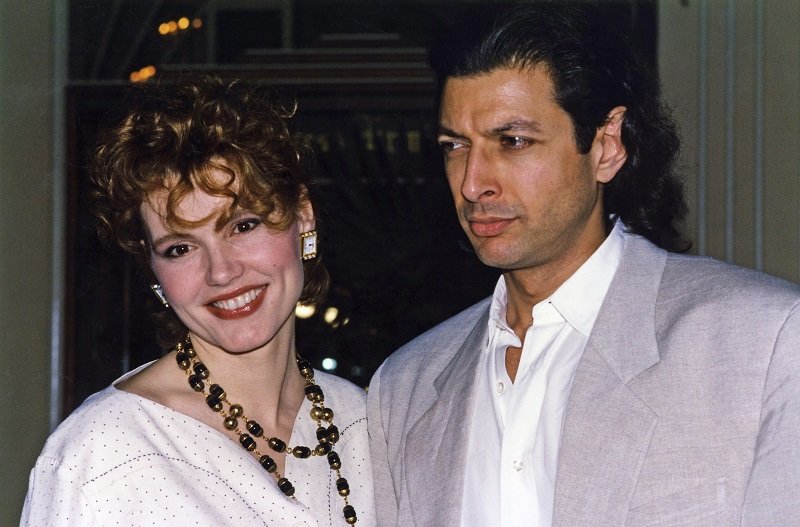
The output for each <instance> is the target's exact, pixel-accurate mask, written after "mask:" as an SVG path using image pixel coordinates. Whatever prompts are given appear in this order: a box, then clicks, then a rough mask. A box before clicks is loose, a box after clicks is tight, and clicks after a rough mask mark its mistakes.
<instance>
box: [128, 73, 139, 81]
mask: <svg viewBox="0 0 800 527" xmlns="http://www.w3.org/2000/svg"><path fill="white" fill-rule="evenodd" d="M130 79H131V82H139V81H140V80H141V79H140V78H139V72H138V71H132V72H131V75H130Z"/></svg>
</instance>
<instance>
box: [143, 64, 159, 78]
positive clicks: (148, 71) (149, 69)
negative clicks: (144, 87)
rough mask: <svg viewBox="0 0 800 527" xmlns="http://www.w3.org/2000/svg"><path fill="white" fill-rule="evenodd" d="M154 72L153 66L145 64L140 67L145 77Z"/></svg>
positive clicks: (150, 75)
mask: <svg viewBox="0 0 800 527" xmlns="http://www.w3.org/2000/svg"><path fill="white" fill-rule="evenodd" d="M155 74H156V67H155V66H145V67H144V68H142V75H144V76H145V77H152V76H153V75H155Z"/></svg>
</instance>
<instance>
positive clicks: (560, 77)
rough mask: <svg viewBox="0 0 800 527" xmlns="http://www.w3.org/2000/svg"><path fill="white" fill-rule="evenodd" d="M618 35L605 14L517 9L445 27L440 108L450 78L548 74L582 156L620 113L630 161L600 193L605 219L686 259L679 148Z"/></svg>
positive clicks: (436, 56) (580, 8) (436, 50)
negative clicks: (503, 71) (611, 217)
mask: <svg viewBox="0 0 800 527" xmlns="http://www.w3.org/2000/svg"><path fill="white" fill-rule="evenodd" d="M619 29H620V28H619V24H618V23H617V24H615V23H613V21H612V20H610V18H609V17H608V14H607V11H604V10H603V9H602V6H592V5H589V4H584V3H577V2H569V3H551V2H535V3H530V4H522V5H519V6H515V7H513V8H511V9H505V10H503V11H501V12H499V13H497V14H495V15H493V16H474V14H473V15H472V16H469V17H466V18H465V19H464V20H459V21H458V22H457V23H451V24H449V27H447V28H445V30H444V31H443V32H442V33H441V34H440V35H439V37H438V38H437V40H436V41H435V42H434V44H433V46H432V47H431V48H430V50H429V62H430V65H431V67H432V68H433V71H434V75H435V77H436V82H437V86H438V92H439V95H440V97H439V98H440V100H441V93H442V91H443V89H444V87H445V83H446V82H447V79H448V78H453V77H455V78H457V77H471V76H478V75H484V74H488V73H490V72H492V71H493V70H496V69H499V68H521V69H525V68H534V67H537V68H538V67H541V68H544V69H545V71H546V72H547V73H548V75H549V77H550V79H551V80H552V82H553V87H554V90H555V93H554V96H555V99H556V102H557V103H558V104H559V105H560V106H561V108H563V109H564V111H566V112H567V114H569V116H570V118H571V120H572V123H573V126H574V129H575V142H576V145H577V149H578V151H579V152H580V153H582V154H585V153H587V152H588V151H589V150H590V148H591V145H592V141H593V140H594V137H595V135H596V133H597V130H598V128H600V127H601V126H603V124H605V122H606V120H607V118H608V114H609V112H610V111H611V110H612V109H614V108H615V107H617V106H623V107H625V108H626V111H625V118H624V123H623V128H622V142H623V144H624V145H625V149H626V151H627V160H626V161H625V163H624V165H623V166H622V168H621V169H620V170H619V172H618V173H617V175H616V176H615V177H614V179H613V180H612V181H611V182H609V183H608V184H606V186H605V188H604V191H603V205H604V210H605V212H606V213H607V214H615V215H617V216H618V217H619V218H620V219H621V220H622V221H623V222H624V223H625V224H626V225H627V226H628V228H629V229H630V231H631V232H633V233H635V234H639V235H642V236H644V237H646V238H648V239H649V240H651V241H652V242H654V243H656V244H657V245H659V246H661V247H663V248H665V249H668V250H672V251H685V250H687V249H688V248H689V246H690V244H689V243H688V242H687V241H686V240H684V238H683V237H682V236H681V234H680V232H679V230H678V223H679V222H680V220H681V218H682V217H683V215H684V214H685V211H686V205H685V202H684V196H683V186H682V184H681V181H680V179H678V177H677V176H676V174H675V173H674V166H675V161H676V158H677V155H678V151H679V148H680V140H679V138H678V134H677V131H676V127H675V124H674V122H673V121H672V118H671V117H670V115H669V112H668V110H667V109H666V108H665V106H664V105H663V104H662V103H661V100H660V86H659V83H658V81H657V79H656V78H655V76H654V75H653V73H652V71H651V68H650V67H649V66H648V65H647V63H646V62H644V61H643V60H642V59H641V58H640V57H639V56H638V55H637V53H636V52H635V50H634V48H633V46H632V45H631V43H630V42H629V40H628V39H627V38H626V37H625V36H624V32H622V31H620V30H619Z"/></svg>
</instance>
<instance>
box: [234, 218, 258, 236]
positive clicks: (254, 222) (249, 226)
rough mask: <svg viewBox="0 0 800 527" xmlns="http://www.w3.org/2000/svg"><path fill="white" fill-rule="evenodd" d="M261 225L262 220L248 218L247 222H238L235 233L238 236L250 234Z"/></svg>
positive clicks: (235, 225)
mask: <svg viewBox="0 0 800 527" xmlns="http://www.w3.org/2000/svg"><path fill="white" fill-rule="evenodd" d="M260 224H261V220H260V219H257V218H247V219H246V220H240V221H237V222H236V223H235V224H234V226H233V232H234V233H236V234H243V233H245V232H250V231H252V230H253V229H255V228H256V227H258V226H259V225H260Z"/></svg>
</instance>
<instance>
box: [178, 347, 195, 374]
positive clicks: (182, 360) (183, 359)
mask: <svg viewBox="0 0 800 527" xmlns="http://www.w3.org/2000/svg"><path fill="white" fill-rule="evenodd" d="M175 360H176V361H177V362H178V366H180V367H181V369H184V370H188V369H189V367H190V366H191V365H192V361H191V360H190V359H189V356H188V355H187V354H185V353H184V352H182V351H179V352H178V353H176V354H175Z"/></svg>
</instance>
